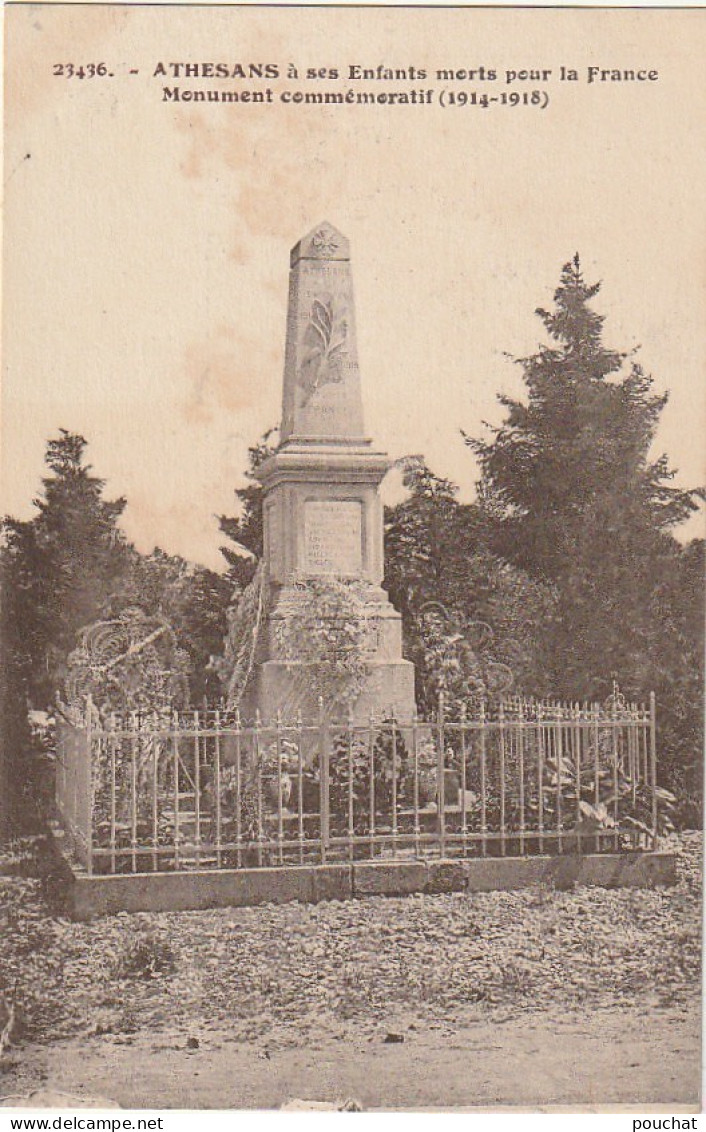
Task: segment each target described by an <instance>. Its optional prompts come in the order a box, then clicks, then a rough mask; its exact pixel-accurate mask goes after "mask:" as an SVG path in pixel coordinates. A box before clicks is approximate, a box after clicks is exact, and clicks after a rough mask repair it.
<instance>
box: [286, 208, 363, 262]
mask: <svg viewBox="0 0 706 1132" xmlns="http://www.w3.org/2000/svg"><path fill="white" fill-rule="evenodd" d="M350 258H351V251H350V244H349V243H348V240H347V238H346V237H345V236H344V235H343V233H342V232H339V231H338V229H337V228H334V226H333V224H329V222H328V220H324V221H323V222H322V223H321V224H317V225H316V227H315V228H312V230H311V232H309V234H308V236H302V238H301V240H299V242H298V243H297V244H295V245H294V247H293V248H292V250H291V252H290V255H289V265H290V267H294V266H295V265H296V264H297V263H299V260H300V259H315V260H349V259H350Z"/></svg>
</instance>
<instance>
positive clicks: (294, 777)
mask: <svg viewBox="0 0 706 1132" xmlns="http://www.w3.org/2000/svg"><path fill="white" fill-rule="evenodd" d="M57 763H58V767H57V795H56V797H57V807H58V811H59V817H60V820H61V823H62V824H63V826H64V829H65V831H66V833H67V835H68V836H69V838H70V840H71V842H72V845H73V849H74V852H75V854H76V856H77V857H78V859H79V860H80V861H81V862H82V863H83V864H84V866H85V867H86V869H87V870H88V871H89V872H92V873H116V872H134V873H142V872H147V871H164V870H186V869H209V868H243V867H249V866H259V867H262V866H269V865H283V864H306V863H321V862H335V861H353V860H364V859H372V858H379V857H425V856H442V857H446V856H458V855H460V856H506V855H529V854H547V853H550V854H552V853H570V852H577V851H578V852H589V851H590V852H602V851H616V850H629V849H638V848H640V849H649V848H654V846H655V844H656V840H657V834H658V829H659V821H660V814H659V812H658V803H659V801H660V791H659V788H658V787H657V782H656V744H655V704H654V697H652V698H651V701H650V705H649V707H647V708H646V707H644V706H638V705H637V704H626V703H625V702H624V701H622V700H621V699H620V698H619V697H617V696H614V697H613V698H612V699H611V701H610V702H609V703H608V704H602V705H601V704H580V705H579V704H568V703H555V702H548V701H543V702H537V701H534V700H527V699H522V698H512V699H505V700H500V701H495V702H491V701H485V700H479V701H477V702H476V703H474V704H473V705H469V706H465V707H464V706H462V707H460V708H458V709H457V708H454V709H453V710H451V709H450V706H448V705H446V704H445V703H444V701H443V698H442V699H440V701H439V706H438V710H437V712H436V713H435V715H434V717H433V718H432V719H430V720H428V721H422V720H419V719H417V718H414V719H412V720H408V721H400V720H397V719H395V718H394V716H393V715H390V716H389V717H388V718H385V719H375V718H371V719H370V720H368V721H367V722H366V723H364V724H361V723H360V722H354V720H353V719H348V720H346V721H344V722H340V721H338V722H337V721H335V720H332V719H330V718H329V717H328V716H327V715H326V714H325V713H324V712H323V710H322V711H321V713H320V716H319V719H318V720H316V721H315V722H313V723H311V722H304V721H303V720H302V719H301V717H298V718H296V719H294V720H293V721H291V720H290V721H289V722H286V721H284V720H283V719H282V718H281V717H279V716H278V717H277V718H276V719H275V720H274V721H272V722H267V723H266V722H263V721H262V720H261V719H259V718H257V719H256V720H255V722H254V723H251V724H249V725H248V724H244V723H243V722H242V721H241V719H240V718H239V716H238V714H237V713H233V712H228V711H226V710H224V709H223V708H222V707H221V708H215V709H209V708H207V709H204V710H202V711H193V712H183V711H182V712H166V711H165V712H160V713H150V714H139V713H130V714H128V715H121V716H118V715H110V716H107V717H105V716H102V715H101V714H100V713H99V712H98V711H97V709H96V708H95V707H94V705H93V704H92V703H91V701H90V700H87V701H86V702H85V705H84V707H83V709H82V710H81V712H80V713H78V714H77V713H74V714H73V715H70V714H69V713H68V712H67V713H66V714H64V715H62V716H61V717H60V718H59V720H58V723H57Z"/></svg>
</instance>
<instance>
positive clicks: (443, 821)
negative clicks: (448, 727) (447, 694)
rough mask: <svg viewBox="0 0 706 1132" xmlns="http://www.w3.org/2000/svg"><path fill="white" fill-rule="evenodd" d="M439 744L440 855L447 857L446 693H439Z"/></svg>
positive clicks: (437, 767)
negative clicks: (445, 780)
mask: <svg viewBox="0 0 706 1132" xmlns="http://www.w3.org/2000/svg"><path fill="white" fill-rule="evenodd" d="M438 726H439V744H438V749H437V752H436V805H437V810H438V814H437V819H438V832H439V855H440V856H441V857H445V856H446V789H445V786H446V783H445V782H444V770H445V766H444V756H445V754H446V739H445V731H444V726H445V719H444V693H443V692H439V718H438Z"/></svg>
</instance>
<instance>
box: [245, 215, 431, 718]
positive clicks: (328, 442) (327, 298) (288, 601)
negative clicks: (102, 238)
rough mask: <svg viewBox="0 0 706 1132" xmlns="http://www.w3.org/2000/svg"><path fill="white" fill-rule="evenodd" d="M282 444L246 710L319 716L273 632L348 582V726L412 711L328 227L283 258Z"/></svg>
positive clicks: (347, 279) (378, 474) (383, 466)
mask: <svg viewBox="0 0 706 1132" xmlns="http://www.w3.org/2000/svg"><path fill="white" fill-rule="evenodd" d="M283 402H284V403H283V426H282V443H281V446H280V448H279V449H278V450H277V452H276V453H275V454H274V455H273V456H271V457H270V458H269V459H268V460H266V461H265V462H264V463H263V464H262V465H261V467H260V468H259V469H258V473H257V475H258V478H259V480H260V482H261V483H262V486H263V489H264V503H263V526H264V560H265V570H266V578H265V583H264V584H265V585H266V586H267V587H268V602H267V608H268V613H267V623H266V625H265V626H264V630H263V632H261V635H260V641H259V643H258V653H257V656H256V660H255V665H254V670H253V673H252V675H251V677H250V682H249V686H248V688H247V690H246V694H245V700H244V704H243V707H244V710H245V711H246V713H247V712H248V710H250V711H252V710H254V709H257V710H258V711H259V712H260V715H261V716H262V718H263V719H265V720H269V719H272V718H273V717H274V715H275V714H276V712H277V711H280V712H281V713H282V716H283V718H285V719H287V721H291V719H292V718H293V715H294V714H295V713H296V711H301V713H302V717H303V718H304V719H305V720H308V721H311V720H312V719H315V718H316V716H317V714H318V703H317V699H318V696H317V690H316V688H315V687H313V686H312V681H311V680H308V679H307V673H306V664H305V663H301V664H299V663H297V661H296V659H294V660H293V659H292V657H291V656H288V657H284V656H283V655H282V647H281V634H280V633H278V625H281V624H282V622H283V621H286V620H287V619H288V618H294V617H296V616H297V605H298V604H299V603H301V602H302V600H303V596H302V595H303V590H302V585H301V584H302V583H305V582H306V580H307V579H318V580H319V581H324V582H325V581H326V580H327V579H329V580H331V581H334V580H339V581H344V582H349V583H356V585H355V589H356V593H357V595H358V596H359V597H360V599H361V601H362V602H363V603H364V607H365V625H366V641H367V644H366V648H365V654H364V655H365V664H366V668H367V670H368V676H367V678H366V681H365V685H364V687H363V689H362V691H360V694H359V695H358V696H357V698H356V700H355V702H354V703H353V704H352V705H348V704H342V705H341V709H340V711H339V712H338V713H336V711H335V710H334V711H333V714H334V715H336V714H338V718H341V719H345V717H346V714H347V712H348V710H349V707H350V708H351V710H352V715H353V718H354V720H355V721H356V722H366V721H367V720H368V719H369V717H370V715H371V714H374V715H375V716H376V717H378V718H379V717H380V716H388V715H389V714H390V713H391V712H394V714H395V716H396V717H397V718H398V719H399V720H400V721H404V722H408V721H409V720H411V718H412V715H413V712H414V706H415V705H414V667H413V665H412V664H411V663H410V662H409V661H406V660H403V659H402V624H401V618H400V615H399V613H397V611H396V610H395V609H394V608H393V607H392V605H391V604H390V601H389V598H388V597H387V594H386V593H385V591H384V590H383V589H382V586H381V583H382V578H383V572H384V560H383V507H382V501H381V499H380V494H379V487H380V482H381V480H382V478H383V476H384V475H385V473H386V472H387V470H388V467H389V460H388V458H387V456H386V455H385V454H384V453H382V452H376V451H374V449H373V448H372V445H371V441H370V440H368V439H367V438H365V437H364V435H363V410H362V398H361V391H360V377H359V373H358V359H357V349H356V341H355V321H354V310H353V291H352V281H351V272H350V262H349V253H348V241H347V240H346V239H345V237H343V236H342V235H341V234H340V233H339V232H337V231H336V230H335V229H334V228H332V227H331V226H330V225H328V224H322V225H320V226H319V227H318V228H317V229H315V230H314V231H313V232H312V233H310V235H309V236H307V237H305V239H304V240H302V241H300V243H299V244H297V245H296V247H295V248H294V249H293V251H292V258H291V273H290V291H289V311H288V319H287V345H286V352H285V378H284V398H283Z"/></svg>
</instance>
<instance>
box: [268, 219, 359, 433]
mask: <svg viewBox="0 0 706 1132" xmlns="http://www.w3.org/2000/svg"><path fill="white" fill-rule="evenodd" d="M290 262H291V272H290V279H289V311H288V318H287V341H286V350H285V364H284V413H283V420H282V440H283V442H286V441H287V440H289V439H300V440H333V441H336V440H340V439H346V440H361V439H362V438H363V412H362V400H361V395H360V374H359V371H358V348H357V342H356V334H355V310H354V305H353V284H352V279H351V271H350V254H349V245H348V240H347V239H346V238H345V236H343V235H341V233H340V232H338V231H337V230H336V229H335V228H334V227H333V226H332V225H331V224H328V223H326V222H324V223H323V224H319V225H318V226H317V227H316V228H315V229H314V230H313V231H312V232H310V233H309V235H308V236H305V237H304V239H303V240H300V241H299V243H298V244H297V245H296V246H295V247H294V248H293V249H292V253H291V261H290Z"/></svg>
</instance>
